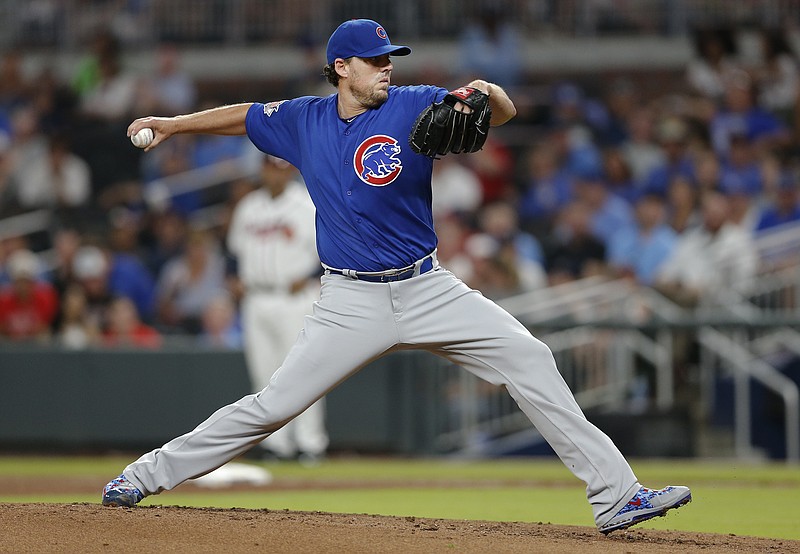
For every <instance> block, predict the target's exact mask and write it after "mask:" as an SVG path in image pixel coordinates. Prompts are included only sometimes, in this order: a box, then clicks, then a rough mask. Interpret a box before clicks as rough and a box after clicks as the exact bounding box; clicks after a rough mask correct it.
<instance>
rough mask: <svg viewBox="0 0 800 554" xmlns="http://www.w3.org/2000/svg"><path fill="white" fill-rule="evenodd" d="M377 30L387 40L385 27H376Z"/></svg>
mask: <svg viewBox="0 0 800 554" xmlns="http://www.w3.org/2000/svg"><path fill="white" fill-rule="evenodd" d="M375 32H376V33H378V36H379V37H381V38H382V39H384V40H386V31H385V30H384V28H383V27H378V28H377V29H375Z"/></svg>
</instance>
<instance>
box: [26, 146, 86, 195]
mask: <svg viewBox="0 0 800 554" xmlns="http://www.w3.org/2000/svg"><path fill="white" fill-rule="evenodd" d="M91 188H92V187H91V170H90V169H89V164H87V163H86V162H85V161H84V160H82V159H81V158H79V157H78V156H76V155H75V154H72V153H71V152H68V151H63V150H58V151H56V150H55V149H51V152H50V153H49V155H47V156H45V158H44V159H42V160H39V162H38V163H35V164H31V165H29V166H28V167H26V168H24V170H23V171H22V172H21V173H20V175H19V179H18V182H17V201H18V202H19V204H20V206H22V207H23V208H42V207H47V208H52V207H56V206H66V207H77V206H82V205H84V204H86V202H88V200H89V196H90V195H91V192H92V190H91Z"/></svg>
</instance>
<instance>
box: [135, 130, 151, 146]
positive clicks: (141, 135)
mask: <svg viewBox="0 0 800 554" xmlns="http://www.w3.org/2000/svg"><path fill="white" fill-rule="evenodd" d="M153 137H154V135H153V130H152V129H151V128H149V127H145V128H144V129H141V130H140V131H139V132H138V133H136V134H135V135H131V142H132V143H133V145H134V146H135V147H137V148H147V147H148V146H149V145H150V143H151V142H153Z"/></svg>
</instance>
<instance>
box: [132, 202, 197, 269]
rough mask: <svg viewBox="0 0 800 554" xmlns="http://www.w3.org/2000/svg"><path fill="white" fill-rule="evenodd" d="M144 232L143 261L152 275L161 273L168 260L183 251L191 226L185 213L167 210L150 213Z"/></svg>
mask: <svg viewBox="0 0 800 554" xmlns="http://www.w3.org/2000/svg"><path fill="white" fill-rule="evenodd" d="M143 234H144V235H145V237H144V239H143V242H144V254H143V262H144V264H145V266H146V267H147V269H148V270H149V271H150V274H151V275H159V274H160V273H161V271H162V270H163V269H164V265H166V263H167V262H168V261H170V260H171V259H174V258H177V257H178V256H180V255H181V253H182V252H183V250H184V248H185V247H186V239H187V237H188V235H189V226H188V222H187V221H186V218H185V217H184V216H183V214H181V213H178V212H177V211H174V210H166V211H161V212H155V213H151V214H150V221H149V225H148V226H147V227H146V228H145V229H144V230H143Z"/></svg>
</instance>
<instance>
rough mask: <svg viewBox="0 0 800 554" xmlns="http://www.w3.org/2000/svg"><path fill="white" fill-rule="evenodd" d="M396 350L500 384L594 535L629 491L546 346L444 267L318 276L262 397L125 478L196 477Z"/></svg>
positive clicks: (607, 442)
mask: <svg viewBox="0 0 800 554" xmlns="http://www.w3.org/2000/svg"><path fill="white" fill-rule="evenodd" d="M400 347H403V348H408V347H413V348H419V349H424V350H428V351H430V352H432V353H434V354H437V355H440V356H443V357H445V358H447V359H448V360H450V361H452V362H454V363H456V364H458V365H460V366H462V367H464V368H465V369H467V370H468V371H470V372H472V373H474V374H475V375H477V376H478V377H480V378H482V379H485V380H486V381H488V382H490V383H492V384H495V385H504V386H505V387H506V389H507V390H508V392H509V394H510V395H511V396H512V397H513V398H514V400H515V401H516V402H517V404H518V405H519V407H520V408H521V409H522V411H523V412H524V413H525V414H526V415H527V416H528V418H529V419H530V420H531V422H532V423H533V424H534V425H535V426H536V428H537V429H538V430H539V432H540V433H541V434H542V436H543V437H544V438H545V439H546V440H547V442H548V443H549V444H550V446H551V447H552V448H553V450H555V452H556V453H557V454H558V456H559V458H561V460H562V461H563V462H564V464H565V465H566V466H567V468H568V469H569V470H570V471H572V473H573V474H575V476H576V477H578V478H579V479H581V480H582V481H584V482H585V483H586V495H587V498H588V500H589V502H590V504H591V505H592V510H593V513H594V519H595V522H596V523H597V524H598V525H602V524H604V523H605V522H606V521H608V520H609V519H610V518H611V517H612V516H613V515H615V514H616V513H617V511H618V510H619V509H620V508H621V507H622V506H623V505H624V504H625V503H626V502H627V501H628V500H629V499H630V498H631V497H632V496H633V495H634V494H635V492H636V491H637V490H638V486H639V485H638V482H637V479H636V476H635V475H634V474H633V471H632V470H631V468H630V466H629V465H628V463H627V461H626V460H625V458H624V457H623V456H622V454H621V453H620V451H619V450H618V449H617V447H616V446H615V445H614V443H613V442H612V441H611V439H609V438H608V437H607V436H606V435H605V434H604V433H603V432H602V431H600V430H599V429H598V428H597V427H595V426H594V425H592V424H591V423H590V422H589V421H588V420H587V419H586V417H585V416H584V415H583V412H582V411H581V409H580V407H579V406H578V404H577V402H576V401H575V398H574V396H573V395H572V392H571V391H570V389H569V387H568V386H567V384H566V383H565V382H564V380H563V378H562V377H561V374H560V373H559V372H558V369H557V368H556V364H555V360H554V359H553V356H552V354H551V352H550V350H549V349H548V348H547V346H545V345H544V344H543V343H542V342H540V341H539V340H537V339H536V338H534V337H533V336H532V335H531V334H530V332H529V331H528V330H527V329H526V328H525V327H524V326H523V325H522V324H520V323H519V322H518V321H517V320H516V319H515V318H514V317H512V316H511V315H510V314H509V313H508V312H506V311H505V310H503V309H502V308H500V307H499V306H497V304H495V303H494V302H492V301H491V300H488V299H487V298H485V297H484V296H483V295H482V294H480V293H479V292H477V291H475V290H472V289H470V288H469V287H467V286H466V285H465V284H464V283H462V282H461V281H460V280H459V279H457V278H456V277H455V276H454V275H453V274H452V273H450V272H449V271H447V270H444V269H442V268H438V269H436V270H434V271H430V272H428V273H426V274H423V275H420V276H418V277H414V278H411V279H407V280H405V281H397V282H390V283H369V282H364V281H357V280H354V279H351V278H349V277H344V276H340V275H325V276H323V277H322V289H321V295H320V300H319V302H318V303H316V304H315V305H314V311H313V314H312V315H310V316H307V317H306V319H305V327H304V329H303V331H302V332H301V333H300V335H299V337H298V339H297V342H296V343H295V345H294V346H293V347H292V349H291V350H290V352H289V354H288V355H287V357H286V359H285V360H284V363H283V365H282V366H281V367H280V369H278V371H276V372H275V374H274V375H273V377H272V380H271V381H270V383H269V385H268V386H267V387H266V388H264V389H263V390H262V391H261V392H259V393H256V394H251V395H248V396H245V397H244V398H242V399H241V400H239V401H237V402H235V403H233V404H230V405H228V406H225V407H223V408H220V409H219V410H217V411H216V412H215V413H213V414H212V415H211V416H210V417H209V418H208V419H207V420H206V421H204V422H203V423H201V424H200V425H198V426H197V427H196V428H195V429H194V430H193V431H191V432H189V433H187V434H185V435H182V436H180V437H177V438H175V439H173V440H171V441H170V442H168V443H167V444H165V445H164V446H162V447H161V448H157V449H155V450H153V451H152V452H149V453H147V454H145V455H143V456H142V457H141V458H139V459H138V460H137V461H135V462H133V463H132V464H130V465H129V466H128V467H127V468H125V470H124V474H125V476H126V477H127V478H128V479H129V480H130V481H131V482H132V483H133V484H134V485H136V486H137V487H138V488H139V489H140V490H141V491H142V492H143V493H144V494H146V495H150V494H157V493H159V492H161V491H164V490H170V489H172V488H174V487H176V486H177V485H179V484H180V483H182V482H184V481H186V480H187V479H191V478H195V477H199V476H201V475H204V474H206V473H208V472H210V471H212V470H214V469H216V468H218V467H220V466H222V465H223V464H225V463H226V462H228V461H229V460H232V459H233V458H235V457H237V456H239V455H241V454H243V453H244V452H246V451H247V450H248V449H250V448H251V447H252V446H254V445H255V444H257V443H258V442H260V441H262V440H263V439H264V438H265V437H267V436H268V435H269V434H270V433H272V432H274V431H275V430H277V429H279V428H281V426H283V425H284V424H285V423H286V422H287V421H289V420H291V419H292V418H293V417H294V416H296V415H297V414H299V413H301V412H303V410H305V409H306V408H307V407H308V406H310V405H311V404H313V403H314V401H316V400H317V399H319V398H321V397H322V396H324V395H325V394H326V393H327V392H328V391H330V390H331V389H333V388H334V387H336V386H337V385H338V384H339V383H341V382H342V381H344V380H345V379H347V378H348V377H349V376H350V375H352V374H353V373H355V372H357V371H358V370H359V369H361V368H362V367H364V366H365V365H367V364H368V363H370V362H371V361H373V360H375V359H376V358H379V357H380V356H382V355H384V354H387V353H389V352H391V351H392V350H394V349H397V348H400Z"/></svg>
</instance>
